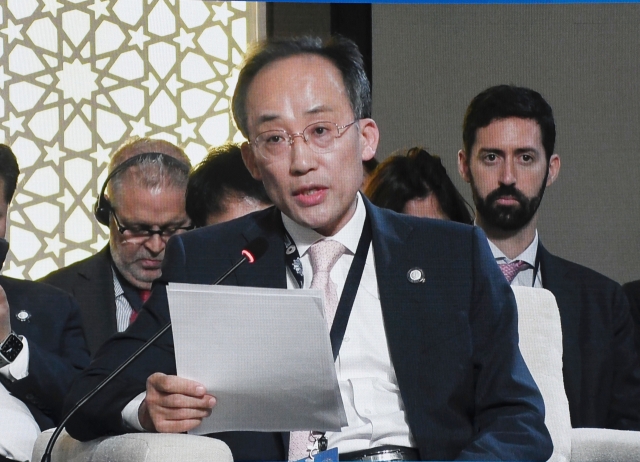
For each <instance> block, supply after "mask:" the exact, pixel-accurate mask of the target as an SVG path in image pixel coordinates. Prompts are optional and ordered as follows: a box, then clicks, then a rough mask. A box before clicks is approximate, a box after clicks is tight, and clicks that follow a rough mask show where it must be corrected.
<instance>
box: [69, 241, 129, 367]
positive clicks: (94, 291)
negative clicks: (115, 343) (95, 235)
mask: <svg viewBox="0 0 640 462" xmlns="http://www.w3.org/2000/svg"><path fill="white" fill-rule="evenodd" d="M78 282H79V286H78V287H77V288H75V289H74V296H75V297H76V298H77V299H78V304H79V305H80V313H81V316H82V320H83V324H84V326H85V334H86V340H87V344H88V346H89V350H90V351H91V354H92V355H93V354H94V353H95V352H96V351H97V349H98V348H99V347H100V346H101V345H102V344H103V343H104V342H105V341H106V340H107V339H108V338H109V337H111V336H112V335H113V334H115V333H116V332H117V331H118V325H117V321H116V299H115V292H114V289H113V272H112V269H111V254H110V252H109V245H107V246H106V247H105V248H104V249H102V250H101V251H100V252H99V253H98V254H97V255H96V258H95V260H93V261H92V262H91V264H90V265H82V266H80V268H78Z"/></svg>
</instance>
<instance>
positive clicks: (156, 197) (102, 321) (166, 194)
mask: <svg viewBox="0 0 640 462" xmlns="http://www.w3.org/2000/svg"><path fill="white" fill-rule="evenodd" d="M190 169H191V165H190V162H189V158H188V157H187V156H186V154H185V153H184V152H183V151H182V149H180V148H178V147H177V146H175V145H173V144H171V143H169V142H167V141H163V140H152V139H149V138H134V139H132V140H129V141H127V142H125V143H124V144H123V145H122V146H120V148H118V150H117V151H116V152H115V153H114V154H113V156H112V158H111V162H110V164H109V175H108V177H107V179H106V181H105V183H104V185H103V187H102V191H101V193H100V195H99V197H98V200H97V202H96V207H95V215H96V219H97V220H98V222H99V223H101V224H103V225H105V226H108V227H109V245H107V246H106V247H105V248H104V249H103V250H102V251H100V252H99V253H98V254H96V255H94V256H92V257H89V258H87V259H85V260H83V261H80V262H77V263H74V264H73V265H71V266H68V267H66V268H62V269H60V270H58V271H55V272H53V273H51V274H49V275H47V276H46V277H45V278H44V279H42V281H43V282H46V283H48V284H51V285H54V286H56V287H59V288H61V289H63V290H65V291H67V292H69V293H70V294H72V295H73V296H74V297H75V298H76V299H77V300H78V303H79V304H80V309H81V312H82V318H83V323H84V329H85V335H86V338H87V343H88V346H89V350H90V351H91V354H92V355H93V354H94V353H95V352H96V351H97V349H98V348H99V347H100V345H102V343H104V341H105V340H106V339H107V338H109V337H110V336H111V335H113V334H115V333H116V332H122V331H123V330H125V329H126V328H127V327H128V326H129V324H130V323H131V322H133V321H134V320H135V318H136V316H137V312H138V310H139V309H140V307H141V306H142V304H143V303H144V301H145V300H146V298H147V297H148V294H149V293H150V289H151V283H152V282H153V280H154V279H156V278H158V277H159V276H160V273H161V268H160V266H161V264H162V259H163V258H164V249H165V245H166V243H167V240H168V239H169V238H170V237H171V236H173V235H174V234H179V233H182V232H185V231H186V230H188V229H191V227H192V226H191V222H190V220H189V218H188V216H187V213H186V211H185V191H186V187H187V180H188V176H189V171H190Z"/></svg>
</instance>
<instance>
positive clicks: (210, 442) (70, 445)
mask: <svg viewBox="0 0 640 462" xmlns="http://www.w3.org/2000/svg"><path fill="white" fill-rule="evenodd" d="M52 433H53V429H51V430H47V431H45V432H43V433H42V434H41V435H40V436H39V437H38V439H37V440H36V445H35V447H34V449H33V457H32V461H33V462H40V459H41V458H42V454H43V453H44V450H45V448H46V446H47V442H48V441H49V438H51V434H52ZM176 460H180V461H185V462H188V461H192V462H200V461H203V460H215V461H220V462H233V456H232V455H231V450H230V449H229V447H228V446H227V445H226V444H225V443H223V442H222V441H220V440H217V439H214V438H206V437H203V436H195V435H184V434H160V433H127V434H124V435H118V436H109V437H104V438H98V439H95V440H92V441H87V442H84V443H83V442H80V441H77V440H75V439H73V438H72V437H71V436H69V434H68V433H67V432H66V431H64V432H62V434H61V435H60V438H59V439H58V441H57V442H56V445H55V448H54V450H53V457H52V461H53V462H89V461H90V462H173V461H176Z"/></svg>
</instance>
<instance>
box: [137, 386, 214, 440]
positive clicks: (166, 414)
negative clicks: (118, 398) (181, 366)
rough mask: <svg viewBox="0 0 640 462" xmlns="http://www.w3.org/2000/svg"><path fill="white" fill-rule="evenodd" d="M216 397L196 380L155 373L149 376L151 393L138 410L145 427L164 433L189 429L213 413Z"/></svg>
mask: <svg viewBox="0 0 640 462" xmlns="http://www.w3.org/2000/svg"><path fill="white" fill-rule="evenodd" d="M215 404H216V399H215V398H214V397H213V396H211V395H210V394H207V392H206V389H205V387H204V386H203V385H202V384H200V383H198V382H195V381H193V380H189V379H184V378H181V377H177V376H175V375H165V374H162V373H155V374H153V375H151V376H150V377H149V378H148V379H147V396H146V398H145V400H144V401H143V402H142V405H141V406H140V409H139V411H138V418H139V419H140V423H141V424H142V426H143V427H144V428H145V429H147V430H149V431H158V432H160V433H181V432H185V431H189V430H191V429H193V428H195V427H197V426H198V425H200V423H201V422H202V419H204V418H205V417H209V416H210V415H211V409H213V406H215Z"/></svg>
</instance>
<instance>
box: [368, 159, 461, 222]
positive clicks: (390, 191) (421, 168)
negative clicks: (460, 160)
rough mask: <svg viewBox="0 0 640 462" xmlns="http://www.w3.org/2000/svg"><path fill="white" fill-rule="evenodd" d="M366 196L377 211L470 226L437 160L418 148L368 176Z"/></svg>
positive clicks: (451, 184) (456, 193) (448, 179)
mask: <svg viewBox="0 0 640 462" xmlns="http://www.w3.org/2000/svg"><path fill="white" fill-rule="evenodd" d="M365 194H366V195H367V197H369V199H371V202H373V203H374V204H375V205H377V206H378V207H384V208H387V209H391V210H394V211H396V212H398V213H406V214H408V215H414V216H417V217H426V218H438V219H442V220H452V221H458V222H460V223H466V224H471V223H473V218H472V217H471V213H470V212H469V209H468V208H467V203H466V201H465V200H464V198H463V197H462V195H461V194H460V193H459V192H458V190H457V189H456V187H455V186H454V184H453V182H452V181H451V178H449V175H447V171H446V169H445V168H444V167H443V165H442V162H441V161H440V158H439V157H438V156H432V155H431V154H429V153H428V152H427V151H425V150H424V149H422V148H420V147H414V148H411V149H409V150H408V151H405V150H399V151H396V152H394V153H393V154H392V155H391V157H388V158H387V159H385V160H384V161H383V162H381V163H380V165H379V166H378V167H377V168H376V170H375V171H374V172H373V174H372V175H371V177H370V179H369V182H368V185H367V187H366V188H365Z"/></svg>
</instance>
